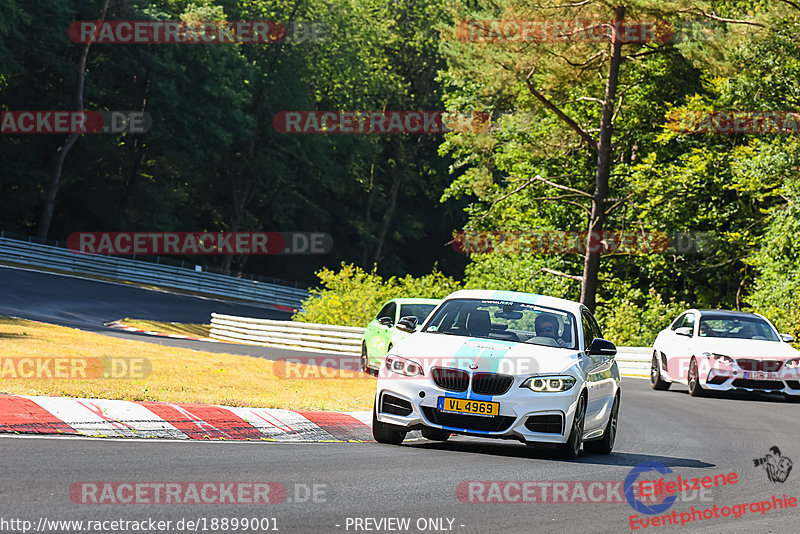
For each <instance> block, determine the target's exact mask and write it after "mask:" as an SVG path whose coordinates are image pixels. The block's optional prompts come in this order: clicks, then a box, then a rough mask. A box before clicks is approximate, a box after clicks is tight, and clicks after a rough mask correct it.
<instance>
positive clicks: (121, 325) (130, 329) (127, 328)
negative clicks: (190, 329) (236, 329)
mask: <svg viewBox="0 0 800 534" xmlns="http://www.w3.org/2000/svg"><path fill="white" fill-rule="evenodd" d="M103 326H107V327H109V328H116V329H118V330H125V331H126V332H135V333H137V334H147V335H148V336H156V337H171V338H174V339H188V340H190V341H208V342H209V343H219V341H218V340H216V339H211V338H210V337H194V336H184V335H181V334H164V333H162V332H153V331H152V330H142V329H141V328H135V327H133V326H128V325H126V324H124V323H123V322H121V321H111V322H110V323H105V324H104V325H103Z"/></svg>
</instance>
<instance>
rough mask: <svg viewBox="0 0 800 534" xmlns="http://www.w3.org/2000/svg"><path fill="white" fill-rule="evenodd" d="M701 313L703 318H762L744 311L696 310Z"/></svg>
mask: <svg viewBox="0 0 800 534" xmlns="http://www.w3.org/2000/svg"><path fill="white" fill-rule="evenodd" d="M694 311H696V312H699V313H700V315H701V316H702V317H711V316H716V317H749V318H753V317H756V318H759V319H760V318H761V316H759V315H757V314H755V313H749V312H743V311H736V310H711V309H702V310H694Z"/></svg>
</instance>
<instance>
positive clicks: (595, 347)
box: [589, 337, 617, 358]
mask: <svg viewBox="0 0 800 534" xmlns="http://www.w3.org/2000/svg"><path fill="white" fill-rule="evenodd" d="M616 354H617V346H616V345H614V344H613V343H612V342H610V341H608V340H606V339H601V338H599V337H596V338H594V339H593V340H592V344H591V346H590V347H589V356H603V357H604V358H613V357H614V356H616Z"/></svg>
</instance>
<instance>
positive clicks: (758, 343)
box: [693, 337, 800, 359]
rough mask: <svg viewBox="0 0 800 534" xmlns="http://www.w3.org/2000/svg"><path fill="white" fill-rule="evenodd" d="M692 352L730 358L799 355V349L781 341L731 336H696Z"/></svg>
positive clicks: (786, 357)
mask: <svg viewBox="0 0 800 534" xmlns="http://www.w3.org/2000/svg"><path fill="white" fill-rule="evenodd" d="M693 345H694V347H693V348H694V352H695V353H696V354H701V353H703V352H712V353H715V354H723V355H725V356H730V357H731V358H752V359H760V358H767V359H775V358H779V359H784V358H785V359H789V358H798V357H800V351H797V350H796V349H794V348H793V347H792V346H791V345H789V344H788V343H783V342H782V341H763V340H758V339H733V338H719V337H717V338H698V339H697V340H696V341H695V342H694V343H693Z"/></svg>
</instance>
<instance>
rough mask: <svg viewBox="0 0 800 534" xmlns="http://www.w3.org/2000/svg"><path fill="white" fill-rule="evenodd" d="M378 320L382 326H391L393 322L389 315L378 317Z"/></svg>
mask: <svg viewBox="0 0 800 534" xmlns="http://www.w3.org/2000/svg"><path fill="white" fill-rule="evenodd" d="M378 322H379V323H380V324H382V325H383V326H392V325H393V324H394V321H393V320H392V318H391V317H378Z"/></svg>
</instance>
